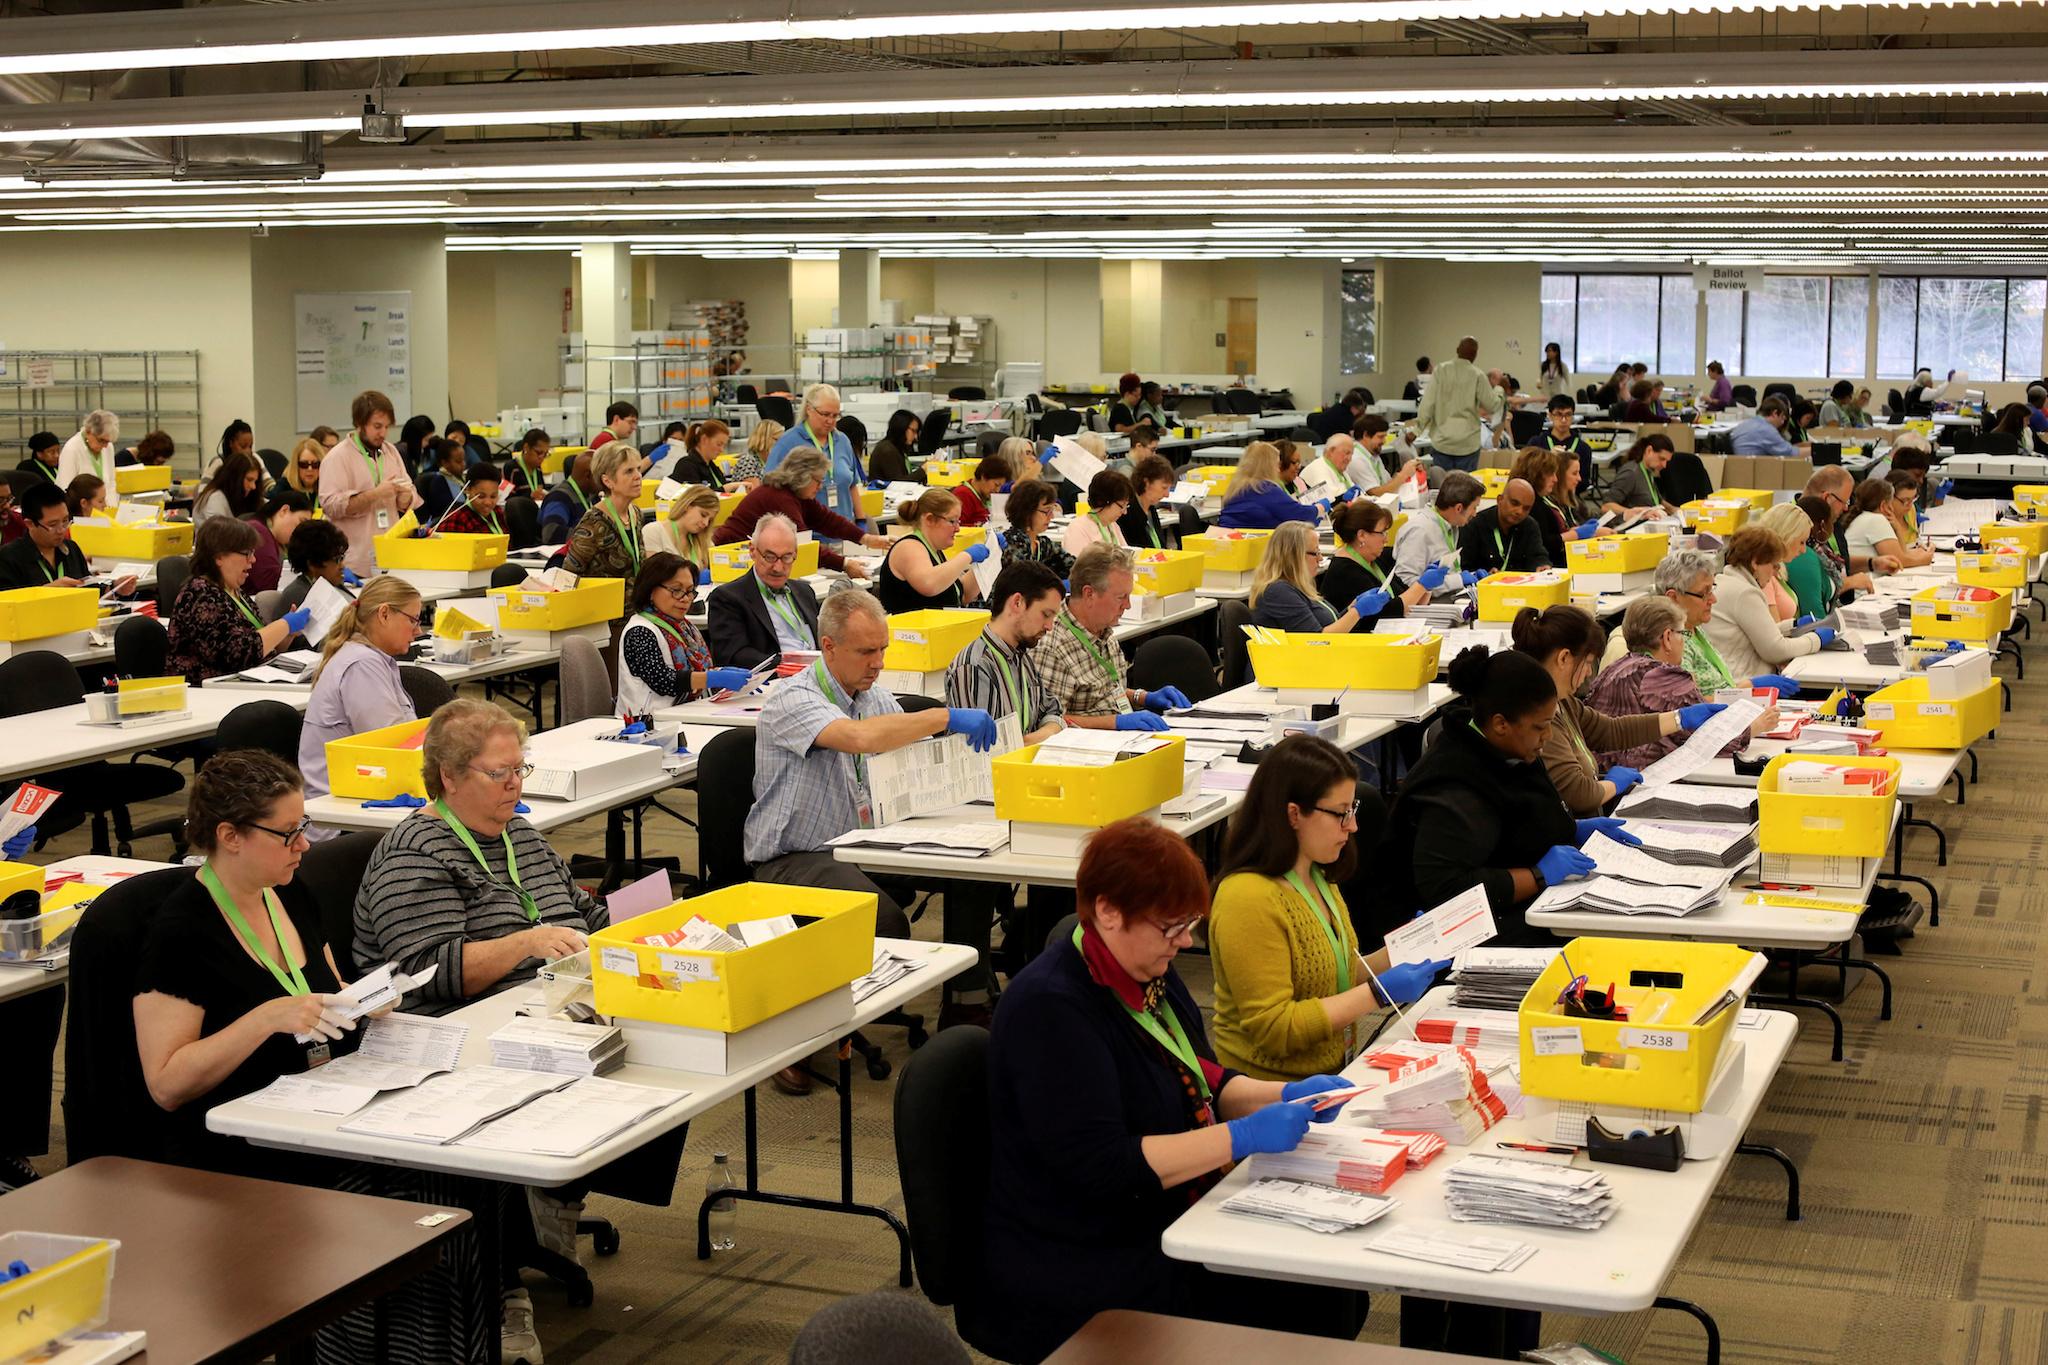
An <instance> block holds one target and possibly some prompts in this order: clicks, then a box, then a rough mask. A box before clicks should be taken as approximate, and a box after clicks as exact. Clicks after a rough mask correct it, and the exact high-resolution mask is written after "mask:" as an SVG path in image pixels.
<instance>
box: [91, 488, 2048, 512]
mask: <svg viewBox="0 0 2048 1365" xmlns="http://www.w3.org/2000/svg"><path fill="white" fill-rule="evenodd" d="M121 491H122V492H123V493H125V492H127V491H128V490H127V489H125V488H124V489H122V490H121ZM2012 501H2013V505H2014V506H2015V507H2032V508H2035V509H2036V510H2039V511H2048V484H2041V483H2016V484H2014V485H2013V486H2012Z"/></svg>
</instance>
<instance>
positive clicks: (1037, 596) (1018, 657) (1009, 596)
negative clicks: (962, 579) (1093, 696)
mask: <svg viewBox="0 0 2048 1365" xmlns="http://www.w3.org/2000/svg"><path fill="white" fill-rule="evenodd" d="M1063 600H1064V594H1062V593H1061V591H1060V580H1059V579H1058V578H1057V577H1055V576H1054V575H1053V571H1052V570H1051V569H1048V568H1046V567H1045V565H1043V564H1041V563H1039V562H1038V561H1037V560H1035V559H1013V560H1011V561H1010V563H1009V564H1008V565H1007V566H1005V567H1004V569H1003V571H1002V572H1001V573H999V574H997V575H996V581H995V586H994V587H992V588H990V589H989V610H990V612H991V613H992V615H991V616H990V617H989V623H988V625H986V626H985V627H983V628H982V632H981V634H980V635H979V636H977V637H976V638H975V641H974V643H973V644H970V645H969V646H967V648H965V649H963V650H961V651H960V653H959V654H958V655H957V656H955V658H954V659H953V662H952V664H951V666H950V667H948V668H947V669H946V704H947V705H948V706H970V707H973V708H975V709H977V710H981V711H986V712H988V713H989V714H990V715H991V716H993V717H995V718H996V719H997V720H1001V719H1002V718H1003V717H1004V716H1010V715H1014V716H1016V717H1017V725H1018V728H1019V729H1020V730H1021V731H1022V732H1023V735H1024V742H1025V743H1026V744H1037V743H1040V742H1042V741H1044V740H1046V739H1050V738H1051V737H1052V736H1053V735H1054V734H1056V733H1058V732H1059V731H1060V730H1061V729H1063V728H1064V727H1065V725H1066V721H1065V720H1063V719H1062V718H1061V716H1060V706H1059V700H1058V698H1056V697H1054V696H1053V694H1052V689H1051V688H1049V687H1047V686H1046V685H1045V680H1044V679H1043V678H1042V677H1040V676H1039V673H1038V665H1037V664H1036V663H1035V662H1033V660H1032V658H1031V652H1032V650H1034V649H1035V648H1037V645H1038V642H1039V641H1040V640H1042V639H1044V638H1045V632H1046V631H1047V630H1048V629H1050V628H1051V626H1052V623H1053V622H1054V621H1055V620H1056V619H1058V617H1059V614H1060V603H1061V602H1062V601H1063Z"/></svg>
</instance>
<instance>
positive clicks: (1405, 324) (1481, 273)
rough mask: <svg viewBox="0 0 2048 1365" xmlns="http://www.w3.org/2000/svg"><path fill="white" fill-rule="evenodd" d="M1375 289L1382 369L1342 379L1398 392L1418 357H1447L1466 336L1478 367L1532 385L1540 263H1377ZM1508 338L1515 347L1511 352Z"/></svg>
mask: <svg viewBox="0 0 2048 1365" xmlns="http://www.w3.org/2000/svg"><path fill="white" fill-rule="evenodd" d="M1331 287H1332V289H1333V290H1334V288H1335V277H1334V276H1333V277H1332V284H1331ZM1379 288H1380V293H1379V300H1380V320H1381V321H1380V344H1379V361H1380V368H1379V373H1378V374H1375V375H1363V376H1360V375H1345V376H1342V378H1343V380H1344V382H1347V383H1348V382H1355V381H1358V380H1363V381H1364V382H1365V383H1366V384H1367V385H1368V386H1369V387H1371V388H1372V389H1373V391H1374V392H1375V394H1377V395H1378V396H1379V397H1382V398H1392V397H1398V396H1399V395H1400V392H1401V386H1402V385H1403V384H1404V383H1406V382H1407V381H1408V380H1409V379H1410V378H1412V377H1413V375H1414V373H1415V369H1414V367H1415V358H1416V357H1417V356H1422V355H1426V356H1430V357H1438V356H1448V355H1451V354H1453V353H1454V352H1455V350H1456V348H1457V345H1458V340H1459V338H1460V337H1465V336H1471V337H1474V338H1476V339H1477V340H1478V342H1479V365H1480V368H1482V369H1494V368H1496V367H1497V368H1500V369H1506V370H1512V371H1513V372H1514V373H1515V374H1516V375H1517V376H1518V377H1520V378H1521V380H1522V382H1523V383H1524V384H1525V385H1526V386H1528V387H1530V388H1533V387H1535V383H1536V369H1537V367H1538V366H1539V365H1540V364H1542V361H1543V342H1544V338H1543V336H1542V335H1541V333H1542V330H1543V292H1542V291H1543V267H1541V266H1540V265H1535V264H1521V263H1507V264H1501V265H1487V264H1483V263H1478V262H1472V261H1417V260H1389V261H1382V262H1381V263H1380V279H1379ZM1510 342H1513V343H1515V344H1516V345H1517V346H1519V347H1520V349H1519V350H1518V351H1516V350H1510V349H1509V343H1510ZM1296 396H1297V397H1299V396H1300V395H1298V394H1297V395H1296Z"/></svg>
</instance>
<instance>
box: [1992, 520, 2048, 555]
mask: <svg viewBox="0 0 2048 1365" xmlns="http://www.w3.org/2000/svg"><path fill="white" fill-rule="evenodd" d="M1977 538H1978V539H1979V540H1980V541H1982V542H1983V543H1984V548H1985V549H1987V550H1988V549H1990V548H1991V547H1992V546H1993V545H2017V546H2019V547H2020V548H2021V549H2022V550H2024V551H2026V552H2027V554H2028V555H2039V554H2048V521H1993V522H1986V523H1985V524H1984V525H1982V526H1980V527H1978V528H1977Z"/></svg>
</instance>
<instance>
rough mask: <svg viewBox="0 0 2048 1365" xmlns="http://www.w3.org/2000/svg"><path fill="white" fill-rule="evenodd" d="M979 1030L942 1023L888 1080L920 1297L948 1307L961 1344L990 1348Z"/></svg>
mask: <svg viewBox="0 0 2048 1365" xmlns="http://www.w3.org/2000/svg"><path fill="white" fill-rule="evenodd" d="M988 1043H989V1035H988V1030H986V1029H982V1028H975V1027H973V1026H972V1025H963V1026H962V1027H960V1028H951V1029H947V1030H946V1031H945V1032H944V1033H941V1034H940V1035H939V1036H938V1037H936V1038H934V1039H932V1041H931V1042H929V1043H927V1044H925V1046H924V1047H922V1048H920V1049H919V1050H918V1051H917V1052H916V1053H915V1054H914V1055H913V1056H912V1057H911V1059H910V1060H909V1061H908V1062H906V1063H905V1064H904V1067H903V1075H902V1076H901V1077H899V1078H898V1079H897V1082H896V1101H895V1105H894V1118H895V1129H896V1175H897V1179H898V1180H899V1181H900V1182H901V1183H902V1186H903V1214H904V1222H905V1223H906V1224H907V1225H908V1227H909V1231H910V1259H911V1261H912V1263H913V1264H914V1265H915V1266H916V1267H917V1282H918V1284H920V1285H921V1286H923V1288H924V1296H925V1297H926V1298H927V1299H930V1300H931V1301H932V1302H933V1303H935V1304H938V1305H940V1306H941V1307H945V1306H949V1305H950V1306H951V1307H952V1309H953V1326H954V1328H955V1329H956V1330H957V1331H958V1332H959V1333H960V1337H961V1339H962V1340H963V1341H965V1342H966V1343H967V1344H968V1345H969V1346H972V1347H974V1348H975V1349H977V1350H979V1351H982V1352H983V1353H984V1354H993V1353H994V1351H995V1347H994V1345H993V1343H992V1342H991V1339H990V1336H989V1333H988V1330H987V1328H988V1322H989V1318H988V1313H989V1309H988V1306H987V1304H986V1299H987V1293H986V1290H985V1288H984V1273H985V1272H984V1267H983V1262H982V1229H983V1226H984V1214H983V1210H984V1209H985V1208H986V1207H987V1205H988V1172H989V1162H990V1151H991V1146H992V1144H991V1141H990V1135H989V1113H988Z"/></svg>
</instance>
